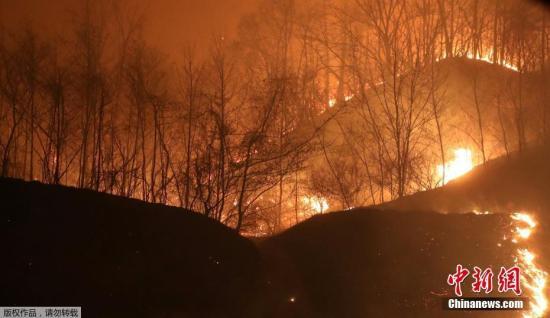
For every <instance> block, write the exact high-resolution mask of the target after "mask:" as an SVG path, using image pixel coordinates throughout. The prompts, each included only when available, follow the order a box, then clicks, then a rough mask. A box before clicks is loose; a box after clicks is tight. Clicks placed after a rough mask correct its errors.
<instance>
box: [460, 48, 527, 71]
mask: <svg viewBox="0 0 550 318" xmlns="http://www.w3.org/2000/svg"><path fill="white" fill-rule="evenodd" d="M466 57H467V58H468V59H470V60H478V61H484V62H487V63H490V64H494V63H493V59H492V57H491V56H490V55H489V54H484V55H481V56H477V57H476V56H474V55H473V54H472V53H470V52H468V54H467V55H466ZM499 65H500V66H502V67H505V68H507V69H509V70H512V71H514V72H518V71H519V69H518V67H517V66H515V65H514V64H512V63H511V62H508V61H502V63H501V64H499Z"/></svg>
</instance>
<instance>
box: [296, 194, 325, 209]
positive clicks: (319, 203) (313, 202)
mask: <svg viewBox="0 0 550 318" xmlns="http://www.w3.org/2000/svg"><path fill="white" fill-rule="evenodd" d="M302 203H303V204H304V205H305V206H307V207H308V208H310V209H311V210H313V211H314V212H315V213H323V212H324V211H326V210H328V208H329V205H328V202H327V200H326V199H325V198H322V197H316V196H303V197H302Z"/></svg>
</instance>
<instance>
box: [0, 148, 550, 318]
mask: <svg viewBox="0 0 550 318" xmlns="http://www.w3.org/2000/svg"><path fill="white" fill-rule="evenodd" d="M546 153H547V151H546V150H544V149H535V150H532V151H530V152H527V153H525V154H522V155H515V156H514V157H512V158H511V159H500V160H496V161H494V162H490V163H488V164H487V165H486V167H483V168H478V169H476V170H474V171H473V172H472V173H471V174H470V175H468V176H466V177H464V178H462V179H459V180H457V181H455V182H451V183H450V184H448V185H447V186H445V187H443V188H441V189H437V190H432V191H429V192H425V193H420V194H417V195H415V196H412V197H409V198H404V199H402V200H398V201H396V202H393V203H390V204H387V205H384V206H378V207H372V208H359V209H354V210H351V211H346V212H335V213H329V214H325V215H319V216H316V217H313V218H311V219H309V220H307V221H305V222H302V223H301V224H298V225H297V226H295V227H293V228H291V229H289V230H287V231H285V232H283V233H280V234H279V235H276V236H273V237H269V238H264V239H261V240H254V241H253V240H250V239H247V238H244V237H241V236H239V235H238V234H237V233H236V232H234V231H233V230H232V229H229V228H227V227H225V226H223V225H220V224H218V223H216V222H214V221H212V220H210V219H208V218H206V217H204V216H202V215H199V214H196V213H193V212H191V211H186V210H183V209H178V208H172V207H165V206H161V205H154V204H148V203H143V202H140V201H137V200H131V199H126V198H121V197H116V196H112V195H106V194H101V193H95V192H92V191H86V190H78V189H73V188H67V187H61V186H51V185H43V184H39V183H35V182H24V181H19V180H13V179H2V180H0V201H1V202H2V209H1V212H0V242H1V243H0V248H1V250H2V258H1V262H0V270H1V272H2V273H3V278H2V289H0V299H2V302H3V303H2V305H77V306H82V308H83V312H84V314H85V315H86V316H87V317H121V316H124V317H304V318H307V317H316V318H317V317H321V318H323V317H441V316H451V317H463V316H468V317H477V316H483V317H519V316H520V314H521V313H519V312H481V311H476V312H469V313H465V312H458V313H453V312H450V311H443V310H442V305H441V303H442V297H446V296H451V295H452V289H451V287H449V286H447V284H446V277H447V275H448V274H449V273H451V272H453V271H454V268H455V266H456V264H457V263H461V264H463V265H464V266H468V267H472V266H479V267H482V268H484V267H488V266H491V267H498V266H511V265H513V262H514V256H515V254H516V249H517V247H516V246H515V245H514V244H513V243H512V242H511V241H510V239H508V240H503V237H504V236H506V235H508V234H510V233H512V231H513V230H514V228H513V226H512V222H511V219H510V213H511V212H513V210H514V209H519V208H521V207H522V206H523V207H525V209H526V210H529V211H531V212H533V213H534V214H535V215H536V216H537V218H538V219H540V223H541V224H540V229H539V230H538V231H539V232H538V233H535V236H534V237H533V244H534V245H533V246H532V248H533V249H534V250H535V251H536V253H537V255H538V256H540V257H539V259H540V262H541V263H542V264H543V266H544V267H545V268H548V264H549V263H548V258H547V257H546V255H550V251H547V250H548V247H545V246H547V245H548V244H543V243H544V242H548V239H549V237H548V235H547V234H546V233H547V232H548V231H545V228H547V224H548V222H547V221H546V220H547V218H546V217H545V215H546V214H545V213H543V211H545V207H547V206H548V205H546V203H545V202H546V201H547V200H548V196H547V193H548V186H547V181H546V180H548V179H547V178H546V176H547V175H546V173H548V171H549V169H548V167H546V164H545V162H546V161H545V159H544V158H546V157H545V156H546ZM438 207H440V209H438ZM477 208H479V209H482V210H480V211H484V210H490V211H491V212H493V213H491V214H474V213H469V212H471V211H472V210H473V209H477ZM440 211H444V212H456V213H448V214H444V213H440ZM466 289H468V290H469V288H467V287H466Z"/></svg>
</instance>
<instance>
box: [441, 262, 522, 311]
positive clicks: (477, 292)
mask: <svg viewBox="0 0 550 318" xmlns="http://www.w3.org/2000/svg"><path fill="white" fill-rule="evenodd" d="M494 281H495V273H493V269H492V268H485V269H482V268H480V267H478V266H474V267H473V268H472V271H470V269H468V268H465V267H464V266H462V265H461V264H458V265H456V270H455V272H454V273H451V274H449V275H448V276H447V284H448V285H449V286H450V287H451V288H453V291H454V295H455V296H456V297H448V298H444V300H443V308H444V309H448V310H525V309H527V308H528V305H529V302H528V299H527V298H525V297H520V296H521V295H522V290H521V269H520V268H519V267H518V266H513V267H510V268H506V267H500V270H499V271H498V276H496V283H497V286H495V285H494ZM463 285H464V286H468V285H469V286H470V288H469V290H468V297H463ZM464 292H466V290H464ZM496 293H498V294H499V296H508V297H489V294H493V295H494V294H496ZM481 295H483V297H482V296H481ZM509 295H512V296H509Z"/></svg>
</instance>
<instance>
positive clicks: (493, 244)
mask: <svg viewBox="0 0 550 318" xmlns="http://www.w3.org/2000/svg"><path fill="white" fill-rule="evenodd" d="M509 225H510V223H509V218H508V217H507V216H506V215H504V214H500V215H475V214H460V215H459V214H453V215H443V214H439V213H430V212H393V211H379V210H368V209H356V210H353V211H350V212H340V213H330V214H327V215H321V216H317V217H313V218H312V219H310V220H308V221H306V222H303V223H302V224H299V225H297V226H295V227H293V228H291V229H290V230H288V231H286V232H284V233H282V234H280V235H278V236H276V237H273V238H271V239H269V240H267V241H266V242H264V243H263V248H264V250H265V251H266V252H269V253H271V254H272V255H273V254H278V255H282V256H281V257H284V258H285V259H286V260H287V263H286V264H287V266H288V267H289V268H288V269H286V270H287V271H288V272H290V273H294V275H295V277H300V279H298V280H295V279H286V280H285V283H286V286H285V287H284V288H285V289H286V290H287V291H288V294H287V297H288V299H290V297H295V301H294V302H293V303H292V304H289V305H288V306H287V308H288V311H287V312H286V314H285V315H284V316H285V317H441V316H452V317H463V316H467V317H478V316H483V317H487V316H490V317H519V316H520V315H519V313H518V312H492V313H491V312H475V311H474V312H450V311H442V310H441V308H442V304H441V302H442V299H441V297H444V296H451V295H450V292H451V289H450V288H449V286H447V285H446V282H445V281H446V277H447V275H448V274H449V273H451V272H453V271H454V268H455V266H456V264H459V263H460V264H463V265H464V266H480V267H484V266H487V267H488V266H493V267H495V266H497V265H500V264H502V265H503V266H509V265H510V264H511V263H512V262H513V261H512V258H513V257H512V255H513V250H512V245H511V244H509V243H506V242H504V243H502V242H501V238H502V236H503V233H506V231H508V230H509ZM498 244H501V245H500V247H498V246H499V245H498ZM278 270H279V271H280V270H281V269H280V268H279V269H278ZM295 277H293V278H295ZM274 317H276V316H274Z"/></svg>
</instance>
